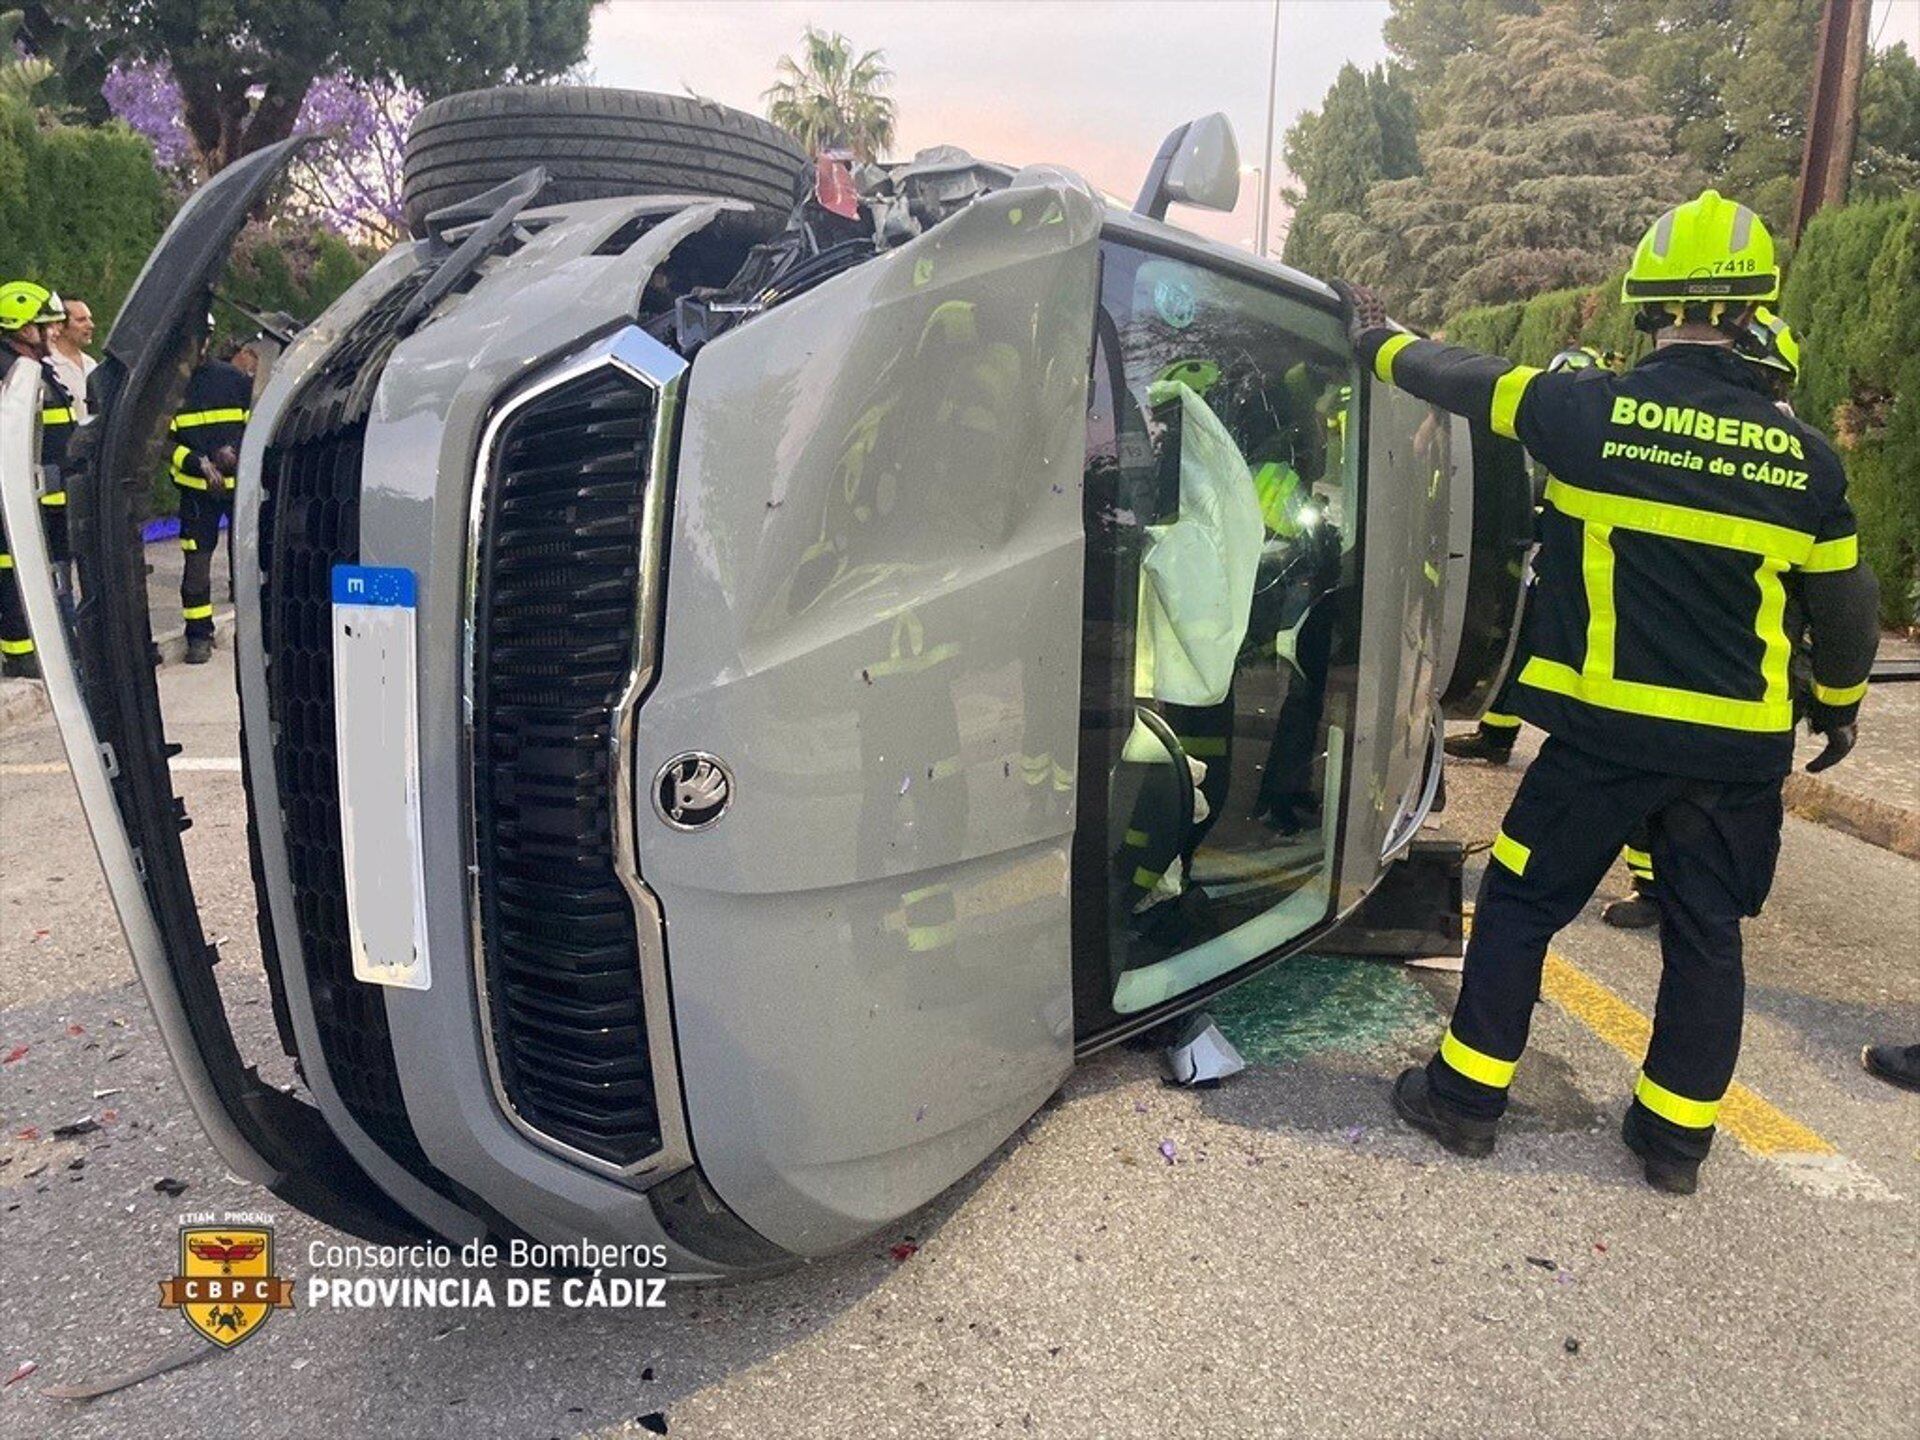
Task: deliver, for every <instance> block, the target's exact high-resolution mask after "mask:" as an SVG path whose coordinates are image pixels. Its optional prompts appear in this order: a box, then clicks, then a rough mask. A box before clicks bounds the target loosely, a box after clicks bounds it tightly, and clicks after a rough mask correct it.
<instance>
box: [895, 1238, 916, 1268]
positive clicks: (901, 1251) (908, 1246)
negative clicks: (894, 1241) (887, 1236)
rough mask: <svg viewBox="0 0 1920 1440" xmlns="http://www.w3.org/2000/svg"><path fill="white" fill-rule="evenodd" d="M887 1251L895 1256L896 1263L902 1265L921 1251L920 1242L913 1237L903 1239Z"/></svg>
mask: <svg viewBox="0 0 1920 1440" xmlns="http://www.w3.org/2000/svg"><path fill="white" fill-rule="evenodd" d="M887 1253H888V1254H889V1255H891V1256H892V1257H893V1263H894V1264H896V1265H900V1264H903V1263H905V1262H906V1261H908V1260H911V1259H912V1258H913V1257H914V1256H915V1255H917V1254H919V1253H920V1242H919V1241H918V1240H911V1239H909V1240H902V1241H901V1242H900V1243H899V1244H898V1245H894V1246H892V1247H890V1248H889V1249H888V1250H887Z"/></svg>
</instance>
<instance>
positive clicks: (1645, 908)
mask: <svg viewBox="0 0 1920 1440" xmlns="http://www.w3.org/2000/svg"><path fill="white" fill-rule="evenodd" d="M1600 918H1601V919H1602V920H1603V921H1605V922H1606V923H1607V924H1609V925H1611V926H1613V928H1614V929H1616V930H1650V929H1652V928H1653V927H1654V926H1655V925H1658V924H1659V923H1660V905H1659V902H1658V901H1656V900H1655V899H1654V898H1653V897H1652V896H1651V895H1649V894H1647V893H1646V892H1645V891H1644V890H1641V889H1639V888H1638V887H1635V889H1634V891H1633V893H1632V894H1631V895H1626V896H1623V897H1621V898H1620V899H1618V900H1614V901H1611V902H1609V904H1608V905H1607V908H1606V909H1604V910H1602V911H1601V912H1600Z"/></svg>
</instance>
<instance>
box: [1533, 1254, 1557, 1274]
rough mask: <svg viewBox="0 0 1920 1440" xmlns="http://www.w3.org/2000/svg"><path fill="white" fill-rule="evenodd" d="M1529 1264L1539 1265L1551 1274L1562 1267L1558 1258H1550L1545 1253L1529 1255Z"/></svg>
mask: <svg viewBox="0 0 1920 1440" xmlns="http://www.w3.org/2000/svg"><path fill="white" fill-rule="evenodd" d="M1527 1264H1529V1265H1537V1266H1538V1267H1539V1268H1540V1269H1542V1270H1544V1271H1546V1272H1547V1273H1548V1274H1549V1275H1551V1274H1553V1273H1554V1272H1555V1271H1556V1270H1558V1269H1559V1268H1560V1262H1559V1261H1558V1260H1549V1259H1547V1257H1546V1256H1544V1255H1529V1256H1527Z"/></svg>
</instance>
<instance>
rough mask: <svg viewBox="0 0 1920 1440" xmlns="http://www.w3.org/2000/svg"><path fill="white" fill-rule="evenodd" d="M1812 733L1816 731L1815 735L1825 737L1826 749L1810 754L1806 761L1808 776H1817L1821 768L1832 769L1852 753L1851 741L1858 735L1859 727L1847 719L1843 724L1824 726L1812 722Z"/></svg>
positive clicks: (1855, 739)
mask: <svg viewBox="0 0 1920 1440" xmlns="http://www.w3.org/2000/svg"><path fill="white" fill-rule="evenodd" d="M1812 733H1816V735H1820V737H1824V739H1826V749H1824V751H1820V753H1818V755H1816V756H1812V758H1811V760H1809V762H1807V774H1809V776H1818V774H1820V772H1822V770H1832V768H1834V766H1836V764H1839V762H1841V760H1845V758H1847V755H1851V753H1853V743H1855V741H1857V739H1859V737H1860V728H1859V726H1857V724H1853V722H1851V720H1849V722H1847V724H1843V726H1824V728H1822V726H1818V724H1814V728H1812Z"/></svg>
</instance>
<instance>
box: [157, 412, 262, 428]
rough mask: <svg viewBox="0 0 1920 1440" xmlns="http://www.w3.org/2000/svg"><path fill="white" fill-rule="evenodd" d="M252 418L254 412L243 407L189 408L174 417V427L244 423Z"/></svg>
mask: <svg viewBox="0 0 1920 1440" xmlns="http://www.w3.org/2000/svg"><path fill="white" fill-rule="evenodd" d="M251 418H252V412H250V411H247V410H241V409H227V410H189V411H187V413H186V414H184V415H176V416H174V417H173V428H174V429H175V430H191V429H193V428H194V427H196V426H199V425H244V424H246V423H247V421H248V420H249V419H251Z"/></svg>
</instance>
